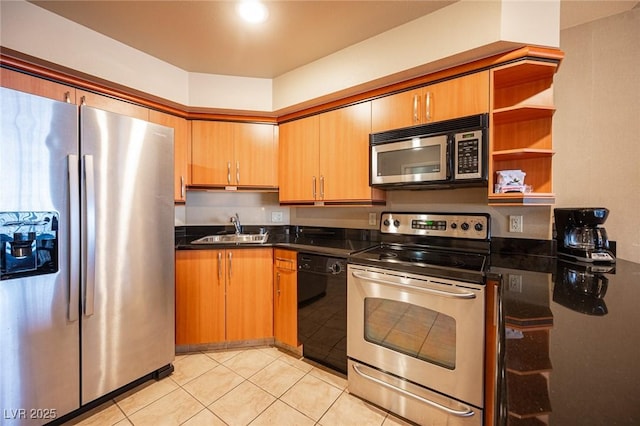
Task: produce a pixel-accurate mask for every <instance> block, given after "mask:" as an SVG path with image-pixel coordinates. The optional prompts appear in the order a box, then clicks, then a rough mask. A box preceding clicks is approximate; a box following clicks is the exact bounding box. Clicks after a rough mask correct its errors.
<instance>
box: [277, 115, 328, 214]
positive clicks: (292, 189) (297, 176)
mask: <svg viewBox="0 0 640 426" xmlns="http://www.w3.org/2000/svg"><path fill="white" fill-rule="evenodd" d="M319 123H320V121H319V117H318V116H317V115H314V116H311V117H307V118H302V119H300V120H296V121H291V122H288V123H284V124H282V125H280V146H279V161H278V163H279V165H278V167H279V177H278V183H279V184H280V191H279V194H280V202H282V203H296V202H309V201H314V200H315V198H316V195H317V193H318V179H319V175H320V173H319V170H318V167H319V164H320V160H319V159H320V157H319V156H320V148H319V144H320V131H319Z"/></svg>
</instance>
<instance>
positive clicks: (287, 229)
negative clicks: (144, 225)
mask: <svg viewBox="0 0 640 426" xmlns="http://www.w3.org/2000/svg"><path fill="white" fill-rule="evenodd" d="M233 231H234V230H233V227H229V226H183V227H178V228H176V234H175V242H176V244H175V248H176V250H212V249H225V248H259V247H280V248H285V249H291V250H295V251H299V252H304V253H314V254H323V255H330V256H336V257H342V258H346V257H347V256H349V255H350V254H351V253H354V252H356V251H360V250H364V249H366V248H369V247H371V246H372V245H374V244H376V242H375V241H376V238H377V231H372V230H361V229H345V228H320V227H303V226H275V227H259V226H247V227H245V228H244V230H243V232H247V233H254V234H255V233H260V232H265V231H266V232H268V234H269V237H268V239H267V241H266V242H264V243H262V244H256V243H248V244H242V243H241V244H191V241H194V240H196V239H198V238H200V237H203V236H206V235H216V234H232V233H233Z"/></svg>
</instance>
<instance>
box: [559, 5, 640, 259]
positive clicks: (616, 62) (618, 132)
mask: <svg viewBox="0 0 640 426" xmlns="http://www.w3.org/2000/svg"><path fill="white" fill-rule="evenodd" d="M560 48H561V49H562V50H564V52H565V55H566V56H565V60H564V61H563V63H562V65H561V67H560V70H559V72H558V75H557V78H556V80H555V87H554V89H555V96H556V98H555V102H556V107H557V111H556V114H555V116H554V134H553V137H554V139H553V141H554V146H555V149H556V152H557V154H556V155H555V157H554V166H555V167H554V171H553V172H554V186H555V188H554V189H555V192H556V194H557V199H556V205H557V206H558V207H574V206H587V207H589V206H591V207H599V206H603V207H607V208H608V209H609V210H610V214H609V219H608V220H607V223H606V228H607V232H608V234H609V238H610V239H612V240H616V241H617V243H618V257H619V258H622V259H628V260H633V261H635V262H640V7H638V6H636V7H635V8H634V9H632V10H631V11H629V12H626V13H622V14H619V15H614V16H611V17H608V18H604V19H600V20H597V21H593V22H591V23H587V24H584V25H580V26H577V27H574V28H570V29H567V30H565V31H562V32H561V34H560Z"/></svg>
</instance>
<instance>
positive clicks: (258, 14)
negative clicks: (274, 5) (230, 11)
mask: <svg viewBox="0 0 640 426" xmlns="http://www.w3.org/2000/svg"><path fill="white" fill-rule="evenodd" d="M236 10H237V11H238V14H239V15H240V16H241V17H242V19H244V20H245V21H247V22H251V23H253V24H257V23H260V22H264V21H266V20H267V18H268V17H269V10H267V7H266V6H265V5H264V4H262V3H261V2H260V1H258V0H242V1H241V2H240V3H238V6H237V9H236Z"/></svg>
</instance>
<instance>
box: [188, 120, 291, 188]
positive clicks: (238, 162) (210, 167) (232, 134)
mask: <svg viewBox="0 0 640 426" xmlns="http://www.w3.org/2000/svg"><path fill="white" fill-rule="evenodd" d="M192 126H193V128H192V147H191V157H192V158H191V159H192V161H191V183H192V184H193V185H202V186H245V187H247V186H249V187H277V186H278V182H277V171H276V170H277V152H278V144H277V140H276V137H275V135H276V133H275V126H273V125H271V124H259V123H232V122H222V121H193V123H192Z"/></svg>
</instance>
